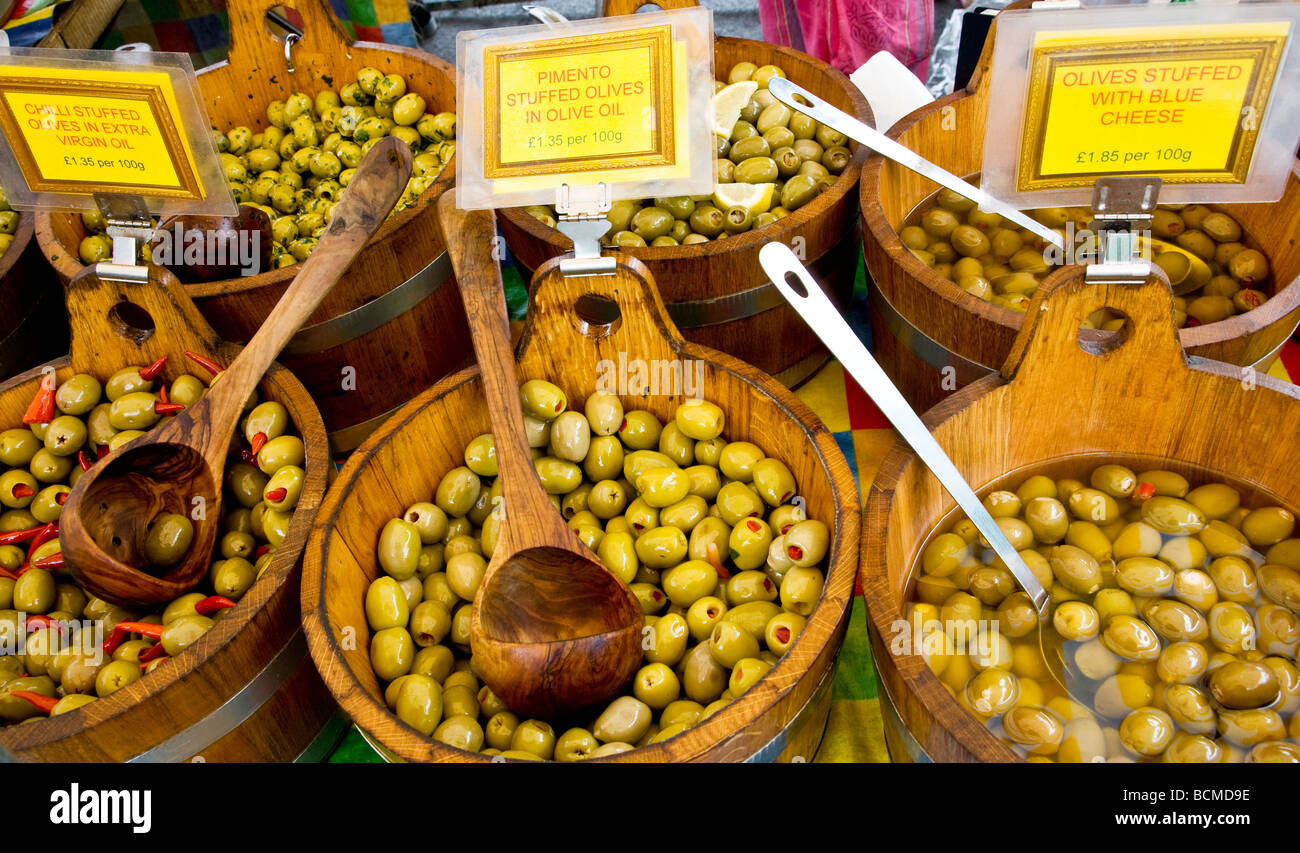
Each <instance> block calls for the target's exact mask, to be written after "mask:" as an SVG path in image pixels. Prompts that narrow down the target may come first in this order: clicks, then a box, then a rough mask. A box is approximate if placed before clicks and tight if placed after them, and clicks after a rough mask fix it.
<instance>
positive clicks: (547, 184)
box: [456, 8, 714, 275]
mask: <svg viewBox="0 0 1300 853" xmlns="http://www.w3.org/2000/svg"><path fill="white" fill-rule="evenodd" d="M456 64H457V67H458V68H459V69H460V77H459V85H458V88H457V96H456V103H457V119H456V120H457V126H458V127H459V129H460V134H459V135H460V138H461V143H460V145H459V146H458V147H457V149H456V162H457V169H456V205H457V206H458V207H460V208H461V209H463V210H472V209H480V208H496V207H514V206H518V205H527V204H550V205H554V206H555V208H556V212H557V214H558V215H559V218H560V222H559V225H558V227H559V229H560V230H561V231H562V232H564V233H565V234H566V235H568V236H569V237H571V238H572V239H573V242H574V257H573V258H570V259H566V260H565V261H564V262H563V267H564V269H565V271H566V273H571V274H574V275H592V274H602V273H609V272H613V268H614V262H613V260H612V259H607V258H602V257H601V256H600V242H599V241H600V237H601V236H602V235H603V234H604V233H605V232H606V231H607V230H608V228H609V224H608V222H607V221H606V220H605V219H604V214H605V213H606V212H607V211H608V210H609V209H610V206H611V204H612V203H613V200H614V199H615V198H641V197H645V196H673V195H700V194H704V193H709V192H712V190H713V180H714V179H713V128H712V98H713V91H714V84H713V15H712V13H711V12H709V11H708V10H707V9H703V8H693V9H684V10H678V11H672V12H658V13H652V14H645V15H626V16H622V17H615V18H600V19H595V20H590V21H576V22H567V21H552V22H550V23H547V24H545V25H542V26H529V27H511V28H508V29H496V30H477V31H472V32H464V33H461V34H460V35H459V36H458V37H457V42H456ZM466 140H470V141H469V142H467V141H466Z"/></svg>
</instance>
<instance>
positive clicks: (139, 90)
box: [0, 66, 204, 199]
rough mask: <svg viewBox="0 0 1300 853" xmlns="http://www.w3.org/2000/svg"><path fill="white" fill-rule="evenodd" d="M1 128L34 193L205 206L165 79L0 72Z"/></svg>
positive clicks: (22, 69) (135, 74)
mask: <svg viewBox="0 0 1300 853" xmlns="http://www.w3.org/2000/svg"><path fill="white" fill-rule="evenodd" d="M0 128H2V129H3V131H4V133H5V136H6V137H7V138H8V139H9V144H10V146H11V147H12V148H13V150H14V155H15V159H16V160H17V161H18V165H19V167H20V169H21V170H22V173H23V176H24V177H25V178H26V180H27V184H28V186H29V187H30V188H31V190H32V191H33V192H38V193H42V192H51V193H83V194H91V193H102V192H117V193H135V194H145V195H149V196H155V197H160V198H177V199H203V198H204V193H203V187H202V183H201V182H200V180H199V177H198V169H197V168H196V166H195V162H194V158H193V154H192V152H191V151H190V148H189V143H188V140H187V139H186V137H185V133H184V131H183V126H182V120H181V113H180V108H179V106H178V105H177V101H176V95H175V92H174V91H173V88H172V79H171V77H170V76H169V75H168V74H167V72H165V71H108V72H105V71H102V70H94V71H87V70H84V69H75V68H34V67H30V66H3V67H0Z"/></svg>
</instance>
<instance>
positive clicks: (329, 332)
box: [281, 252, 451, 356]
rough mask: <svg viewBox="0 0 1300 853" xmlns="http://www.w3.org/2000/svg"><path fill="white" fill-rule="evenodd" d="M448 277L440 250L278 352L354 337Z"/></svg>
mask: <svg viewBox="0 0 1300 853" xmlns="http://www.w3.org/2000/svg"><path fill="white" fill-rule="evenodd" d="M450 278H451V259H450V258H448V257H447V253H446V252H443V253H442V254H440V255H438V257H436V258H434V259H433V260H432V261H430V262H429V265H428V266H426V267H425V268H424V269H422V270H420V271H419V272H417V273H416V274H415V275H413V276H411V277H410V278H408V279H407V280H406V281H404V282H402V283H401V284H399V285H398V286H397V287H394V288H393V289H392V290H390V291H388V292H387V293H385V294H384V295H383V296H380V297H378V298H376V299H372V300H370V301H369V302H367V303H366V304H365V305H362V306H361V307H360V308H356V309H353V310H352V311H349V312H347V313H346V314H339V315H338V316H337V317H331V318H330V319H328V320H326V321H324V322H323V323H317V324H316V325H314V326H307V327H306V328H304V329H302V330H300V331H299V332H298V334H296V335H294V336H293V337H292V338H291V339H290V340H289V343H288V345H287V346H285V348H284V350H283V351H282V353H281V354H282V355H286V356H296V355H314V354H315V353H318V352H320V351H322V350H327V349H329V348H330V347H336V346H338V345H339V344H345V343H347V342H348V341H353V340H356V339H357V338H359V337H361V336H362V335H364V334H367V333H369V332H373V331H374V330H375V329H378V328H379V327H380V326H382V325H384V324H385V323H387V322H389V321H390V320H394V319H396V318H398V317H400V316H402V315H403V314H405V313H406V312H407V311H410V310H411V309H412V308H414V307H415V306H417V305H419V304H420V303H421V302H423V301H424V300H426V299H428V298H429V297H430V296H432V295H433V294H434V292H436V291H437V290H438V288H440V287H442V286H443V285H444V284H446V283H447V280H448V279H450Z"/></svg>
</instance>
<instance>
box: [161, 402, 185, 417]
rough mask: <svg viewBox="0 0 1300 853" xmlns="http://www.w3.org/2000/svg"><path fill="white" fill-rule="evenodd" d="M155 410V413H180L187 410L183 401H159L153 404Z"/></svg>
mask: <svg viewBox="0 0 1300 853" xmlns="http://www.w3.org/2000/svg"><path fill="white" fill-rule="evenodd" d="M153 411H154V414H155V415H178V414H180V413H181V412H183V411H185V405H184V404H183V403H164V402H162V401H159V402H157V403H154V404H153Z"/></svg>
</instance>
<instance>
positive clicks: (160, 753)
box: [127, 628, 307, 763]
mask: <svg viewBox="0 0 1300 853" xmlns="http://www.w3.org/2000/svg"><path fill="white" fill-rule="evenodd" d="M306 657H307V638H306V637H305V636H304V635H303V633H302V629H301V628H299V629H298V630H297V631H295V632H294V634H293V636H292V637H290V638H289V641H288V642H287V643H285V644H284V646H283V648H281V649H280V651H278V652H276V654H275V657H273V658H272V659H271V661H270V663H268V664H267V665H266V666H265V667H263V669H262V671H261V672H259V673H258V674H257V675H255V676H253V678H252V680H251V681H249V682H248V683H247V684H245V685H244V686H243V688H241V689H240V690H239V692H238V693H236V694H235V695H234V696H231V697H230V698H229V699H227V700H226V701H225V702H224V703H223V704H222V705H221V707H219V708H216V709H215V710H213V711H212V712H211V713H209V714H208V715H207V716H206V717H204V718H203V719H201V720H199V721H198V722H196V723H194V724H193V725H191V726H189V727H187V728H185V729H183V730H181V731H179V732H177V733H176V734H174V735H172V736H171V737H169V738H167V739H166V740H164V741H162V742H161V743H158V744H156V745H154V746H152V747H150V748H149V749H146V750H145V751H144V752H142V753H140V754H139V755H136V756H135V757H134V758H129V759H127V762H128V763H135V762H177V761H186V760H188V759H189V758H191V757H193V756H196V755H201V754H202V752H203V750H204V749H206V748H207V747H209V746H212V744H214V743H216V742H217V741H219V740H221V739H222V738H223V737H225V736H226V735H228V734H230V733H231V732H233V731H234V730H235V729H237V728H239V727H240V726H241V725H243V723H244V721H245V720H247V719H248V718H249V717H251V716H253V715H254V714H256V713H257V711H258V710H259V709H260V708H261V707H262V706H263V705H265V704H266V703H267V701H268V700H270V698H271V697H272V696H274V695H275V694H276V693H277V692H278V691H279V690H280V688H281V687H282V686H284V682H285V681H286V680H288V678H289V676H291V675H293V673H294V672H295V671H296V670H297V669H298V665H299V664H301V663H302V662H303V661H304V660H305V659H306Z"/></svg>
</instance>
